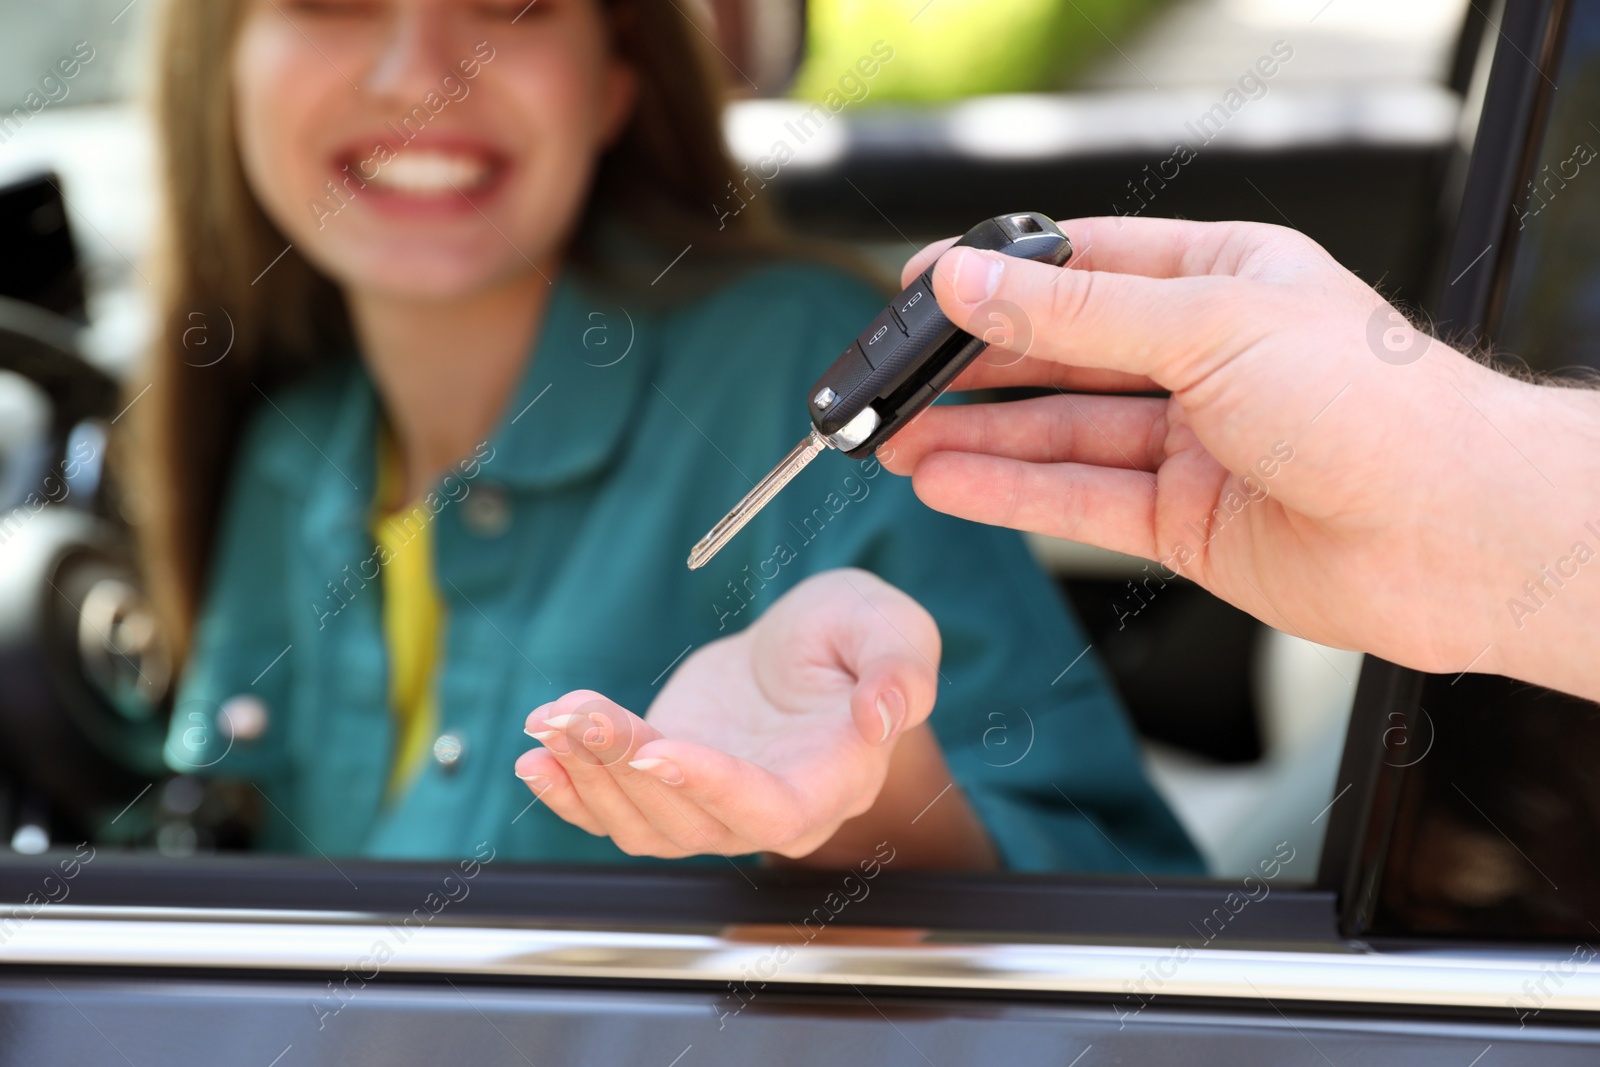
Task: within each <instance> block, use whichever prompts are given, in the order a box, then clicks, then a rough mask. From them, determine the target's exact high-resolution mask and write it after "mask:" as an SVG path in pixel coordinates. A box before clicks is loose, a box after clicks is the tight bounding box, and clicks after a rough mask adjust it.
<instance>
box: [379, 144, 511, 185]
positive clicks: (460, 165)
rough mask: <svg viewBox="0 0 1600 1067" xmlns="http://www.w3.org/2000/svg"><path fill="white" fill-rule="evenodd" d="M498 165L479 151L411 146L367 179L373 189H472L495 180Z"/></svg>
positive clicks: (498, 168) (490, 183)
mask: <svg viewBox="0 0 1600 1067" xmlns="http://www.w3.org/2000/svg"><path fill="white" fill-rule="evenodd" d="M501 166H502V165H501V164H500V163H498V162H497V161H496V160H494V159H491V158H489V157H487V156H484V155H481V154H478V153H470V154H468V153H461V152H441V151H438V150H433V149H420V148H413V149H410V150H408V151H404V152H401V153H400V154H399V155H397V156H395V157H394V158H393V159H391V160H390V161H389V162H387V163H385V164H383V165H382V166H380V167H378V168H377V170H378V172H377V174H375V175H373V176H372V177H371V178H368V179H367V181H368V182H369V183H370V184H371V185H372V186H373V187H374V188H375V189H379V190H382V191H385V192H394V193H403V194H409V195H411V196H440V195H442V194H445V193H474V192H481V191H482V190H484V189H487V188H488V187H489V186H490V185H492V184H494V179H495V177H496V175H497V173H498V172H499V170H500V169H501Z"/></svg>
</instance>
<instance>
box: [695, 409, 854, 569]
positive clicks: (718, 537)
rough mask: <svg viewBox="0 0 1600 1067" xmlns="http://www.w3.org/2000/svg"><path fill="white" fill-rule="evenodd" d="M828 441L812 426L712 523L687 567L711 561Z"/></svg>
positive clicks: (698, 567) (701, 565) (696, 567)
mask: <svg viewBox="0 0 1600 1067" xmlns="http://www.w3.org/2000/svg"><path fill="white" fill-rule="evenodd" d="M830 447H832V446H830V445H829V444H828V441H827V439H826V438H824V437H823V436H822V435H821V434H819V433H818V432H817V431H816V430H812V431H811V433H810V434H808V435H807V436H806V439H805V440H803V441H801V442H800V443H799V444H797V445H795V446H794V450H793V451H791V452H790V453H789V454H788V455H787V456H784V457H783V459H782V461H781V462H779V464H778V465H777V466H776V467H774V468H772V473H771V474H769V475H767V476H766V477H765V478H763V479H761V480H760V481H759V482H757V483H756V485H755V488H754V489H751V490H750V491H749V492H748V493H746V494H745V495H744V499H743V500H741V501H739V502H738V503H737V504H735V505H734V506H733V510H732V511H730V512H728V514H726V515H724V516H723V517H722V521H721V522H719V523H717V524H716V525H715V526H713V527H711V532H710V533H708V534H706V535H705V536H704V537H702V538H701V539H700V541H699V543H698V544H696V545H695V546H694V548H693V549H692V550H690V552H689V569H690V570H692V571H693V570H699V569H700V568H701V567H704V566H705V565H706V564H707V563H710V562H711V557H712V556H715V555H716V554H717V553H718V552H720V551H721V550H722V546H723V545H725V544H727V543H728V542H729V541H731V540H733V535H734V534H736V533H738V532H739V531H740V530H742V529H744V526H745V523H747V522H749V521H750V520H751V519H753V518H755V517H756V512H758V511H760V510H761V509H762V508H764V507H766V505H767V502H768V501H769V500H771V499H772V498H773V497H775V496H777V495H778V491H779V490H780V489H782V488H783V487H784V486H786V485H788V484H789V483H790V482H791V481H793V480H794V477H795V475H797V474H799V473H800V472H801V471H803V470H805V469H806V464H808V463H810V462H811V461H812V460H813V459H816V458H817V455H818V454H819V453H821V452H823V451H826V450H827V449H828V448H830Z"/></svg>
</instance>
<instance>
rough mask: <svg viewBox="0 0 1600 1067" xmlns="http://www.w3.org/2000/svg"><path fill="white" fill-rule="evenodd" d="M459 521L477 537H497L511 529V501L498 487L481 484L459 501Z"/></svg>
mask: <svg viewBox="0 0 1600 1067" xmlns="http://www.w3.org/2000/svg"><path fill="white" fill-rule="evenodd" d="M461 521H462V522H463V523H464V524H465V525H466V527H467V529H469V530H471V531H472V532H473V533H475V534H477V535H478V536H479V537H499V536H500V535H501V534H503V533H505V532H506V531H507V530H509V529H511V501H510V499H509V498H508V497H507V496H506V491H505V490H504V489H503V488H501V487H500V486H498V485H494V484H489V483H486V484H482V485H478V486H476V487H474V488H473V490H472V491H471V492H469V493H468V494H467V495H466V498H465V499H464V500H462V501H461Z"/></svg>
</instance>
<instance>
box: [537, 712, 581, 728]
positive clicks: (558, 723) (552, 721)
mask: <svg viewBox="0 0 1600 1067" xmlns="http://www.w3.org/2000/svg"><path fill="white" fill-rule="evenodd" d="M582 720H583V716H582V715H552V716H550V718H548V719H546V720H545V721H544V724H545V725H546V726H549V727H551V728H553V729H556V730H565V729H566V728H567V727H569V726H571V725H572V724H573V723H575V722H581V721H582Z"/></svg>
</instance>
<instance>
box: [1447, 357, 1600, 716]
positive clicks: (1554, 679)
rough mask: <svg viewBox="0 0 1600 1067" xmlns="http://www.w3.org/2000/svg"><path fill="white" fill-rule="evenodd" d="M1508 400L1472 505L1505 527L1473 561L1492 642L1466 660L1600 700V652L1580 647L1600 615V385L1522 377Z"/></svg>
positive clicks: (1482, 543) (1492, 414) (1494, 415)
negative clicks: (1492, 459)
mask: <svg viewBox="0 0 1600 1067" xmlns="http://www.w3.org/2000/svg"><path fill="white" fill-rule="evenodd" d="M1503 399H1504V402H1503V403H1501V404H1497V405H1496V406H1495V408H1494V409H1493V411H1486V412H1485V416H1486V418H1490V419H1491V425H1493V426H1494V431H1493V432H1491V433H1489V434H1488V435H1487V437H1486V438H1485V442H1486V447H1485V448H1484V449H1478V450H1474V452H1475V453H1476V454H1480V455H1481V454H1495V453H1496V451H1497V454H1498V455H1499V456H1500V457H1501V458H1500V461H1499V462H1498V463H1497V464H1495V466H1497V467H1498V471H1497V472H1496V473H1495V474H1494V475H1492V476H1491V477H1490V478H1488V479H1487V488H1486V489H1484V490H1481V491H1480V496H1479V498H1478V500H1477V501H1476V507H1475V508H1474V509H1473V510H1472V511H1470V512H1469V513H1468V514H1469V517H1471V518H1477V517H1479V516H1482V517H1483V518H1484V521H1485V523H1486V525H1487V526H1488V528H1489V530H1491V531H1493V532H1495V533H1497V534H1498V536H1496V537H1490V538H1481V539H1478V540H1477V542H1476V544H1477V549H1478V552H1479V553H1480V555H1481V556H1482V558H1481V559H1480V560H1479V561H1477V564H1478V565H1477V566H1476V567H1474V568H1473V573H1476V574H1478V575H1480V576H1481V578H1480V580H1479V582H1478V585H1479V597H1480V599H1481V601H1482V603H1483V605H1484V610H1485V611H1486V612H1488V614H1489V618H1490V619H1491V625H1490V627H1489V629H1488V635H1487V638H1486V640H1487V641H1488V642H1489V644H1488V647H1487V648H1486V649H1485V651H1484V652H1483V654H1482V656H1481V659H1480V661H1479V662H1477V663H1473V664H1471V666H1470V668H1468V665H1467V664H1465V663H1464V664H1463V668H1464V669H1471V670H1474V671H1492V672H1494V673H1498V674H1504V675H1507V676H1510V677H1513V678H1518V679H1521V680H1524V681H1529V682H1534V683H1536V684H1539V685H1544V686H1548V687H1550V688H1554V689H1560V690H1562V691H1565V692H1572V693H1577V694H1578V695H1581V696H1586V697H1589V698H1591V699H1600V668H1597V666H1595V665H1593V664H1597V663H1600V657H1595V656H1581V655H1579V654H1578V646H1579V642H1580V641H1581V640H1582V634H1583V631H1584V629H1585V628H1586V627H1587V626H1589V625H1592V623H1593V622H1594V621H1595V620H1597V619H1600V391H1595V390H1592V389H1586V388H1567V387H1559V386H1551V385H1534V384H1530V383H1525V382H1516V383H1512V388H1510V389H1507V390H1506V391H1505V393H1504V394H1503ZM1497 422H1500V423H1503V426H1501V425H1494V424H1495V423H1497ZM1496 445H1498V446H1499V448H1498V450H1496V449H1495V446H1496ZM1466 473H1469V474H1472V475H1474V477H1473V479H1472V480H1473V481H1476V475H1478V474H1479V473H1481V472H1466ZM1465 480H1466V479H1463V481H1465Z"/></svg>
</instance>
